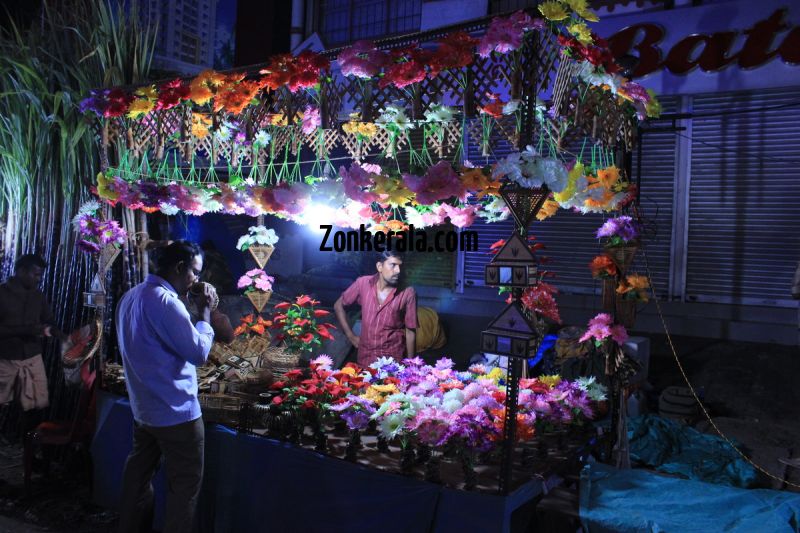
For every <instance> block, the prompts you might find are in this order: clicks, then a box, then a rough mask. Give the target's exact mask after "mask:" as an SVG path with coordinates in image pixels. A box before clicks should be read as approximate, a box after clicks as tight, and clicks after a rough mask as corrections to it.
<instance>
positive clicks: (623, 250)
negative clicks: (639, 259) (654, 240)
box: [606, 244, 639, 274]
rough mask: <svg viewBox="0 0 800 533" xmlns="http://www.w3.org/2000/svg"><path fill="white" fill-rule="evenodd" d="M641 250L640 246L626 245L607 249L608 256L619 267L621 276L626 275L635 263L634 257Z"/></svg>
mask: <svg viewBox="0 0 800 533" xmlns="http://www.w3.org/2000/svg"><path fill="white" fill-rule="evenodd" d="M638 249H639V245H638V244H625V245H622V246H609V247H606V255H607V256H608V257H609V258H611V260H612V261H614V264H615V265H617V268H618V269H619V272H620V274H625V273H626V272H627V271H628V268H629V267H630V266H631V263H632V262H633V257H634V256H635V255H636V251H637V250H638Z"/></svg>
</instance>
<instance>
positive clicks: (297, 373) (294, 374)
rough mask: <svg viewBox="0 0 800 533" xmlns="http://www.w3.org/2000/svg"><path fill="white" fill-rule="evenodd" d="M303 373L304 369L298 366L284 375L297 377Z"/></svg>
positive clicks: (292, 377) (291, 377)
mask: <svg viewBox="0 0 800 533" xmlns="http://www.w3.org/2000/svg"><path fill="white" fill-rule="evenodd" d="M302 375H303V371H302V370H298V369H296V368H295V369H294V370H289V371H288V372H287V373H286V374H284V376H286V377H287V378H288V379H297V378H299V377H301V376H302Z"/></svg>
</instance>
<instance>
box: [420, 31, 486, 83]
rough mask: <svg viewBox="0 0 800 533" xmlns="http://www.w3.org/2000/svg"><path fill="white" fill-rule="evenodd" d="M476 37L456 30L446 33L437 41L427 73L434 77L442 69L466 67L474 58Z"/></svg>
mask: <svg viewBox="0 0 800 533" xmlns="http://www.w3.org/2000/svg"><path fill="white" fill-rule="evenodd" d="M477 43H478V39H475V38H474V37H471V36H470V35H469V34H468V33H466V32H463V31H457V32H453V33H449V34H447V36H445V37H444V38H443V39H441V40H440V41H439V47H438V48H437V49H436V51H435V52H434V53H433V56H432V57H431V59H430V62H429V64H428V66H429V67H430V72H429V73H428V75H429V76H430V77H431V78H435V77H436V76H438V75H439V73H440V72H441V71H442V70H445V69H449V68H452V69H456V68H461V67H466V66H468V65H470V64H472V62H473V61H474V59H475V53H474V52H475V45H476V44H477Z"/></svg>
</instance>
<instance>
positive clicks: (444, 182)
mask: <svg viewBox="0 0 800 533" xmlns="http://www.w3.org/2000/svg"><path fill="white" fill-rule="evenodd" d="M403 182H404V183H405V184H406V186H407V187H408V188H409V190H411V191H413V192H414V193H415V194H416V201H417V203H420V204H432V203H434V202H437V201H439V200H445V199H447V198H451V197H456V198H459V199H463V198H464V196H465V193H466V190H465V189H464V185H463V184H462V183H461V180H460V179H459V178H458V174H456V173H455V171H454V170H453V167H452V166H451V165H450V163H449V162H447V161H440V162H438V163H437V164H435V165H433V166H432V167H430V168H429V169H428V171H427V172H426V173H425V175H423V176H414V175H411V174H403Z"/></svg>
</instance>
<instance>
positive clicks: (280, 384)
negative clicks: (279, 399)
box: [270, 381, 286, 390]
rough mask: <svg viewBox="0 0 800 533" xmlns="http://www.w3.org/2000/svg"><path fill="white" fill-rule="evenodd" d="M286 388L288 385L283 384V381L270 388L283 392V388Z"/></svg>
mask: <svg viewBox="0 0 800 533" xmlns="http://www.w3.org/2000/svg"><path fill="white" fill-rule="evenodd" d="M285 386H286V383H285V382H283V381H276V382H275V383H273V384H272V386H271V387H270V388H271V389H272V390H281V389H282V388H284V387H285Z"/></svg>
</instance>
